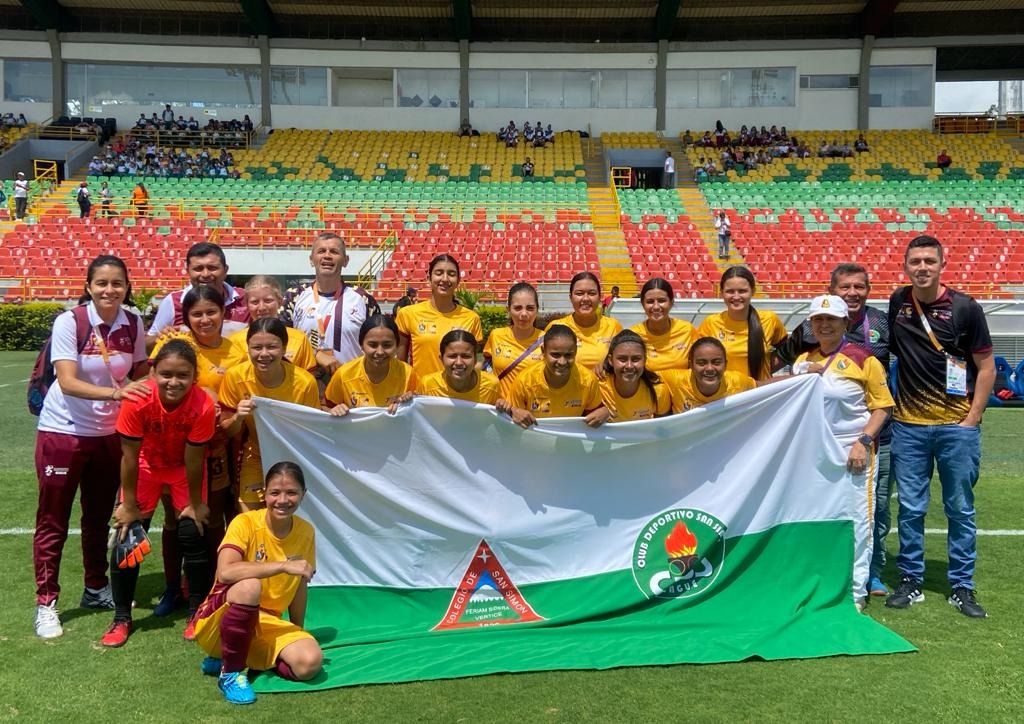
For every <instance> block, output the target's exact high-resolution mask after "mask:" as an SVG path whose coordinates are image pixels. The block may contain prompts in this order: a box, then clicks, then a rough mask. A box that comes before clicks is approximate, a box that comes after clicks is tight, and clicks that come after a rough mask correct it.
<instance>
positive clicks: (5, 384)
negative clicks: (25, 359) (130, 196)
mask: <svg viewBox="0 0 1024 724" xmlns="http://www.w3.org/2000/svg"><path fill="white" fill-rule="evenodd" d="M28 380H29V378H28V377H26V378H25V379H23V380H18V381H17V382H5V383H4V384H2V385H0V389H3V388H4V387H10V386H11V385H23V384H25V383H26V382H28Z"/></svg>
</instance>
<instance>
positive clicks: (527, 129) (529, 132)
mask: <svg viewBox="0 0 1024 724" xmlns="http://www.w3.org/2000/svg"><path fill="white" fill-rule="evenodd" d="M533 134H534V131H533V126H531V125H530V122H529V121H527V122H526V124H525V125H524V126H523V140H524V141H526V142H527V143H533Z"/></svg>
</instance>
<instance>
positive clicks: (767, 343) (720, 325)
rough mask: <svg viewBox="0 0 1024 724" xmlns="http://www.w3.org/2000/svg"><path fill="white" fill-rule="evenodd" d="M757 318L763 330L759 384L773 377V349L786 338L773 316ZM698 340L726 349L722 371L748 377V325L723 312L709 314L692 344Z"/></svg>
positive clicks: (764, 312) (768, 313) (760, 311)
mask: <svg viewBox="0 0 1024 724" xmlns="http://www.w3.org/2000/svg"><path fill="white" fill-rule="evenodd" d="M757 316H758V318H759V319H760V320H761V328H762V329H763V330H764V363H763V364H762V365H761V373H760V374H759V375H758V376H757V379H759V380H766V379H768V378H769V377H771V376H772V349H773V348H774V347H775V346H776V345H778V344H779V343H781V342H782V341H783V340H784V339H786V337H788V336H789V334H788V332H786V327H785V325H783V324H782V320H781V319H779V317H778V315H777V314H775V312H772V311H769V310H765V309H758V310H757ZM700 337H714V338H715V339H717V340H718V341H719V342H721V343H722V344H723V345H725V360H726V364H725V367H726V369H728V370H732V371H733V372H741V373H742V374H745V375H749V374H750V370H749V369H748V367H747V321H746V320H743V321H740V322H737V321H735V320H733V319H730V317H729V315H728V314H727V313H726V312H719V313H718V314H712V315H711V316H710V317H707V318H706V319H705V320H704V321H703V322H701V325H700V327H699V328H698V329H697V334H696V337H695V339H694V341H697V338H700Z"/></svg>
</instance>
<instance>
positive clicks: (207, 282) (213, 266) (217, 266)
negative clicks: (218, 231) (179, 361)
mask: <svg viewBox="0 0 1024 724" xmlns="http://www.w3.org/2000/svg"><path fill="white" fill-rule="evenodd" d="M185 270H186V272H187V273H188V282H189V283H188V286H186V287H185V288H184V289H182V290H180V291H177V292H172V293H171V294H168V295H167V296H166V297H164V298H163V300H161V302H160V306H159V307H157V310H156V315H155V316H154V317H153V323H152V324H151V325H150V327H149V332H148V334H147V337H146V343H147V345H148V348H149V349H152V347H153V345H154V344H155V343H156V341H157V336H158V335H160V333H161V332H163V331H164V330H166V329H168V328H170V329H178V328H179V327H181V325H182V324H183V323H184V316H183V314H182V308H181V304H182V299H183V298H184V296H185V295H186V294H187V293H188V292H189V291H191V290H192V289H193V288H194V287H198V286H209V287H213V288H214V289H216V290H217V291H218V292H220V294H221V295H223V296H224V320H225V322H228V321H231V322H236V323H238V324H236V325H235V327H236V328H237V327H239V326H240V325H241V324H248V323H249V307H248V306H247V305H246V303H245V290H244V289H239V288H237V287H233V286H231V285H230V284H228V283H227V281H226V280H227V277H228V261H227V257H225V256H224V250H223V249H221V248H220V246H219V245H217V244H212V243H209V242H199V243H198V244H193V245H192V246H191V247H189V250H188V251H187V252H186V253H185ZM234 331H236V329H230V330H229V329H227V327H226V326H225V329H224V334H225V335H228V334H230V333H231V332H234Z"/></svg>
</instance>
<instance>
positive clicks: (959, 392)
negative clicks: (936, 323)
mask: <svg viewBox="0 0 1024 724" xmlns="http://www.w3.org/2000/svg"><path fill="white" fill-rule="evenodd" d="M910 300H911V301H912V302H913V303H914V309H915V310H917V316H918V317H920V318H921V326H922V327H924V331H925V332H926V333H927V334H928V339H930V340H931V341H932V344H933V345H934V346H935V349H937V350H938V351H939V352H941V353H942V354H943V355H945V357H946V394H948V395H954V396H956V397H967V360H965V359H963V358H961V357H956V356H954V355H951V354H950V353H949V352H947V351H946V350H945V348H944V347H943V346H942V344H941V343H940V342H939V340H938V338H937V337H936V336H935V332H933V331H932V325H931V324H929V323H928V317H926V316H925V313H924V310H922V309H921V304H920V302H918V301H917V297H915V296H914V294H913V292H911V294H910Z"/></svg>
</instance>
